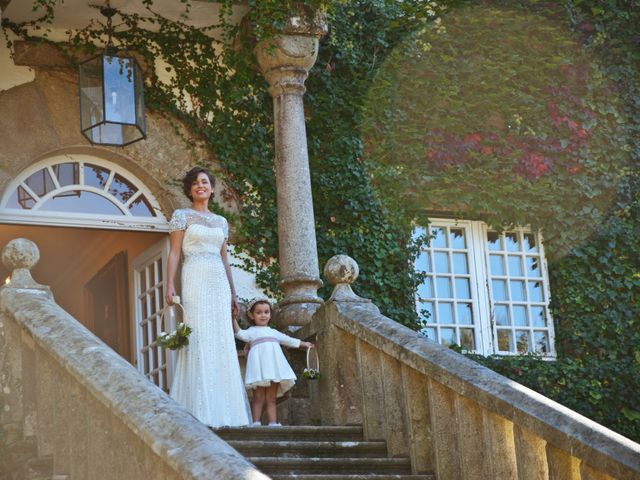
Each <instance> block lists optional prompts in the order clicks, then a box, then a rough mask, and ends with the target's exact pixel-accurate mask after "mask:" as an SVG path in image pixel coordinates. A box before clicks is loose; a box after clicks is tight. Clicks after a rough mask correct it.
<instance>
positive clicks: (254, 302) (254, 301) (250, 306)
mask: <svg viewBox="0 0 640 480" xmlns="http://www.w3.org/2000/svg"><path fill="white" fill-rule="evenodd" d="M261 303H264V304H265V305H269V312H270V313H271V314H273V307H272V306H271V302H270V301H269V300H267V299H266V298H263V297H258V298H254V299H252V300H250V301H249V303H247V310H246V317H247V320H249V323H250V324H251V325H254V321H253V318H251V316H250V315H249V314H250V313H253V309H254V308H256V305H259V304H261Z"/></svg>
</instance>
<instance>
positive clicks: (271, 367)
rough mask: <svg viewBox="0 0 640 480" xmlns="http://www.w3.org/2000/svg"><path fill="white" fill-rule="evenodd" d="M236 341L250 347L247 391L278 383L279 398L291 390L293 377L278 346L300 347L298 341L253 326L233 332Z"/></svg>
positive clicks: (268, 329)
mask: <svg viewBox="0 0 640 480" xmlns="http://www.w3.org/2000/svg"><path fill="white" fill-rule="evenodd" d="M236 338H237V339H239V340H242V341H243V342H247V343H249V346H250V349H249V356H248V357H247V368H246V371H245V376H244V384H245V385H246V386H247V388H250V389H254V388H256V387H268V386H269V385H271V382H277V383H278V392H277V396H278V397H281V396H282V395H283V394H284V393H285V392H286V391H287V390H289V389H290V388H291V387H293V385H294V384H295V383H296V374H295V373H293V370H292V369H291V366H290V365H289V362H287V359H286V358H285V356H284V353H282V348H281V347H280V344H282V345H284V346H286V347H291V348H300V340H298V339H297V338H291V337H289V336H287V335H285V334H284V333H280V332H279V331H277V330H274V329H273V328H271V327H267V326H263V327H258V326H253V327H249V328H247V329H246V330H240V331H239V332H237V333H236Z"/></svg>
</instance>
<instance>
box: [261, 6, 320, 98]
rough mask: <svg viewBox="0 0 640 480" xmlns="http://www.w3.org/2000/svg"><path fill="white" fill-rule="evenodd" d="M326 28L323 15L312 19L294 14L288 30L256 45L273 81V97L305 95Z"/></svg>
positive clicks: (269, 80)
mask: <svg viewBox="0 0 640 480" xmlns="http://www.w3.org/2000/svg"><path fill="white" fill-rule="evenodd" d="M326 28H327V27H326V23H325V22H324V19H323V18H322V17H320V19H313V20H311V21H309V20H304V18H302V17H292V18H290V19H289V20H288V22H287V26H286V27H285V29H284V33H281V34H277V35H275V36H273V37H271V38H269V39H266V40H263V41H261V42H259V43H258V44H257V45H256V48H255V53H256V58H257V60H258V65H259V66H260V70H261V71H262V74H263V75H264V76H265V78H266V79H267V81H268V82H269V86H270V87H269V93H270V94H271V96H272V97H274V98H276V97H278V96H280V95H286V94H293V95H300V96H302V95H304V92H305V87H304V82H305V80H306V79H307V75H308V74H309V70H310V69H311V67H313V64H314V63H315V62H316V59H317V58H318V45H319V40H320V37H322V36H323V35H324V34H325V33H326V31H327V30H326Z"/></svg>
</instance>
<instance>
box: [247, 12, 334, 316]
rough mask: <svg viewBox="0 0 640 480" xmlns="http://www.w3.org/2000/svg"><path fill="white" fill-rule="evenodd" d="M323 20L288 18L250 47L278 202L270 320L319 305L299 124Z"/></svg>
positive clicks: (304, 151)
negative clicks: (265, 87) (274, 303)
mask: <svg viewBox="0 0 640 480" xmlns="http://www.w3.org/2000/svg"><path fill="white" fill-rule="evenodd" d="M325 32H326V24H325V23H324V22H323V21H316V20H312V21H307V20H304V19H301V18H299V17H296V18H292V19H291V20H290V21H289V22H288V25H287V27H286V28H285V30H284V33H283V34H280V35H277V36H275V37H273V38H271V39H268V40H264V41H262V42H260V43H259V44H258V45H257V46H256V57H257V59H258V64H259V66H260V69H261V71H262V73H263V74H264V76H265V78H266V79H267V81H268V82H269V85H270V88H269V93H270V94H271V96H272V97H273V111H274V115H273V117H274V130H275V153H276V158H275V164H276V187H277V202H278V257H279V262H280V282H279V285H280V288H281V289H282V291H283V293H284V300H283V301H282V302H280V304H279V306H278V307H279V308H278V313H277V318H276V323H277V324H278V325H279V326H281V327H294V328H295V327H296V326H302V325H305V324H307V323H308V322H309V321H310V320H311V317H312V315H313V313H314V312H315V311H316V310H317V309H318V308H319V307H320V305H321V303H322V300H321V299H320V298H319V297H318V295H317V291H318V288H319V287H320V286H321V285H322V282H321V280H320V274H319V269H318V251H317V247H316V232H315V222H314V216H313V200H312V196H311V176H310V172H309V155H308V152H307V132H306V128H305V123H304V103H303V95H304V92H305V86H304V81H305V80H306V78H307V75H308V72H309V69H310V68H311V67H312V66H313V64H314V63H315V61H316V58H317V56H318V41H319V38H320V37H321V36H322V35H323V34H324V33H325Z"/></svg>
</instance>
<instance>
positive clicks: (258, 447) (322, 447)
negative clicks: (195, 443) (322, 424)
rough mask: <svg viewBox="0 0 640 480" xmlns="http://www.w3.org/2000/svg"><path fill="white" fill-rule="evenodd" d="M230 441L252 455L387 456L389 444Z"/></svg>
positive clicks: (246, 453)
mask: <svg viewBox="0 0 640 480" xmlns="http://www.w3.org/2000/svg"><path fill="white" fill-rule="evenodd" d="M228 443H229V445H231V446H232V447H233V448H235V449H236V450H237V451H238V452H240V453H241V454H243V455H245V456H251V457H341V458H342V457H362V458H371V457H383V458H386V457H387V444H386V443H385V442H383V441H381V442H364V441H361V442H354V441H350V442H349V441H347V442H327V441H317V442H312V441H294V440H278V441H274V440H230V441H229V442H228Z"/></svg>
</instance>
